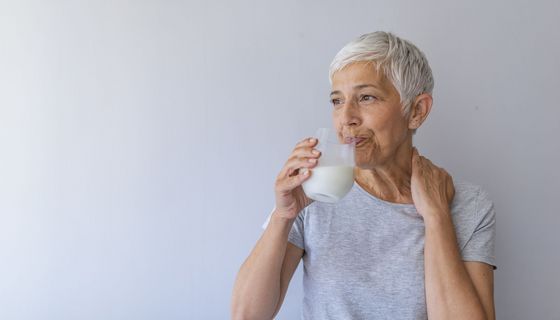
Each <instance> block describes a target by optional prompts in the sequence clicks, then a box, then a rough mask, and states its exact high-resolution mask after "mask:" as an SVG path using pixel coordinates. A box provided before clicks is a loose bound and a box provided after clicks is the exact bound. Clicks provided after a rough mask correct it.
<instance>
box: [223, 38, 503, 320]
mask: <svg viewBox="0 0 560 320" xmlns="http://www.w3.org/2000/svg"><path fill="white" fill-rule="evenodd" d="M330 79H331V83H332V93H331V101H332V105H333V109H332V119H333V123H334V126H335V128H336V132H337V134H338V137H339V139H340V141H354V142H355V143H356V154H355V158H356V167H355V183H354V186H353V187H352V190H351V191H350V192H349V193H348V194H347V195H346V197H345V198H343V199H342V200H340V201H339V202H337V203H335V204H329V203H321V202H312V200H310V199H309V198H307V197H306V195H305V194H304V192H303V190H302V187H301V185H302V183H303V182H304V181H306V180H307V179H309V177H310V175H312V174H313V172H312V169H313V167H314V166H315V165H316V164H317V161H318V159H319V158H320V157H321V154H320V152H318V151H317V150H315V149H314V146H316V144H317V140H316V139H314V138H309V139H305V140H303V141H301V142H300V143H298V144H297V145H296V147H295V149H294V150H293V152H292V154H291V155H290V156H289V158H288V161H287V162H286V164H285V166H284V168H283V169H282V170H281V171H280V174H279V175H278V178H277V180H276V185H275V193H276V207H275V210H274V211H273V213H272V214H271V216H270V219H269V222H268V225H267V226H266V229H265V231H264V233H263V234H262V236H261V238H260V239H259V240H258V242H257V244H256V246H255V248H254V249H253V251H252V252H251V254H250V256H249V257H248V258H247V260H246V261H245V262H244V264H243V266H242V267H241V269H240V271H239V274H238V276H237V279H236V282H235V287H234V292H233V299H232V316H233V318H235V319H271V318H273V317H274V316H275V315H276V313H277V312H278V311H279V309H280V307H281V305H282V302H283V299H284V296H285V294H286V291H287V289H288V284H289V283H290V279H291V278H292V275H293V273H294V271H295V270H296V268H297V266H298V264H299V262H300V260H301V259H303V262H304V279H303V285H304V299H303V310H302V317H303V318H304V319H427V318H429V319H430V320H434V319H454V320H455V319H470V320H472V319H494V300H493V270H494V268H495V267H494V266H495V261H494V253H493V250H494V234H495V227H494V226H495V214H494V208H493V205H492V202H491V201H490V200H489V199H488V196H487V194H486V193H485V192H484V191H483V190H481V188H479V187H477V186H474V185H472V184H467V183H458V182H455V183H454V182H453V180H452V179H451V176H450V175H449V174H448V173H447V172H446V171H445V170H444V169H442V168H440V167H437V166H436V165H434V164H433V163H432V162H431V161H430V160H428V159H427V158H425V157H423V156H421V155H419V153H418V151H417V150H416V149H415V148H414V147H413V144H412V136H413V134H414V132H415V131H416V129H418V128H419V127H420V126H421V125H422V123H424V121H425V120H426V118H427V117H428V114H429V113H430V110H431V108H432V89H433V86H434V81H433V78H432V72H431V70H430V66H429V65H428V61H427V60H426V57H425V56H424V54H423V53H422V52H421V51H420V50H419V49H418V48H417V47H416V46H414V45H413V44H412V43H410V42H408V41H406V40H403V39H401V38H398V37H397V36H395V35H393V34H390V33H385V32H375V33H371V34H366V35H363V36H361V37H360V38H358V39H357V40H355V41H353V42H351V43H349V44H348V45H346V46H345V47H344V48H343V49H342V50H341V51H340V52H339V53H338V54H337V55H336V57H335V58H334V61H333V62H332V64H331V67H330ZM302 168H310V169H311V170H300V169H302ZM310 171H311V172H310Z"/></svg>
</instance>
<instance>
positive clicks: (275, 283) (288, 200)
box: [231, 139, 321, 319]
mask: <svg viewBox="0 0 560 320" xmlns="http://www.w3.org/2000/svg"><path fill="white" fill-rule="evenodd" d="M316 144H317V139H305V140H303V141H301V142H300V143H298V144H297V145H296V148H295V149H294V151H293V152H292V154H291V156H290V158H289V159H288V161H287V162H286V164H285V166H284V168H283V169H282V170H281V171H280V174H279V175H278V177H277V178H276V183H275V193H276V209H275V210H274V212H273V213H272V216H271V219H270V222H269V224H268V226H267V228H266V230H265V231H264V233H263V235H262V237H261V238H260V239H259V241H258V242H257V244H256V245H255V248H254V249H253V251H252V252H251V254H250V255H249V258H247V260H246V261H245V263H243V265H242V266H241V269H240V270H239V273H238V275H237V279H236V281H235V286H234V290H233V298H232V303H231V309H232V310H231V312H232V317H233V318H234V319H271V318H273V317H274V315H276V313H277V312H278V310H279V309H280V306H281V305H282V301H283V300H284V296H285V294H286V291H287V290H288V284H289V283H290V279H291V278H292V275H293V274H294V271H295V270H296V268H297V266H298V264H299V261H300V260H301V257H302V256H303V249H300V248H298V247H296V246H295V245H292V244H290V243H288V235H289V233H290V230H291V228H292V225H293V223H294V221H295V219H296V218H297V216H298V214H299V212H300V211H301V210H303V209H304V208H305V207H306V206H308V205H309V204H310V203H311V199H309V198H307V196H306V195H305V193H304V192H303V188H302V187H301V184H302V183H303V182H304V181H305V180H307V179H309V177H310V171H305V170H300V169H301V168H313V167H315V166H316V165H317V159H318V158H319V157H320V156H321V153H320V152H319V151H317V150H314V146H315V145H316Z"/></svg>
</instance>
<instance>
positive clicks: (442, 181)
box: [410, 148, 455, 220]
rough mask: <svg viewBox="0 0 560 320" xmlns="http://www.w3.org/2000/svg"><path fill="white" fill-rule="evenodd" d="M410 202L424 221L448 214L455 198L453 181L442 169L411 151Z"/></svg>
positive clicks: (416, 151) (416, 152) (414, 150)
mask: <svg viewBox="0 0 560 320" xmlns="http://www.w3.org/2000/svg"><path fill="white" fill-rule="evenodd" d="M410 188H411V191H412V201H414V206H415V207H416V210H417V211H418V213H420V215H422V217H423V218H424V220H426V219H427V218H432V217H434V216H437V215H441V214H449V212H450V209H449V206H450V205H451V201H453V197H454V196H455V187H454V186H453V179H452V178H451V176H450V175H449V174H448V173H447V171H445V170H444V169H443V168H440V167H437V166H436V165H434V164H433V163H432V162H431V161H430V160H428V159H427V158H425V157H423V156H421V155H419V154H418V150H416V148H413V150H412V179H411V182H410Z"/></svg>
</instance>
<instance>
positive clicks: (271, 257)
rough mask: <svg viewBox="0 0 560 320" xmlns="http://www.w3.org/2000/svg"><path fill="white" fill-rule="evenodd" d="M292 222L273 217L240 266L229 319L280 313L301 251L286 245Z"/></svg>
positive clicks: (271, 316)
mask: <svg viewBox="0 0 560 320" xmlns="http://www.w3.org/2000/svg"><path fill="white" fill-rule="evenodd" d="M292 224H293V220H288V219H285V218H282V217H278V216H277V215H276V214H273V215H272V217H271V219H270V223H269V224H268V226H267V228H266V230H265V231H264V233H263V235H262V237H261V238H260V239H259V241H258V242H257V244H256V245H255V248H254V249H253V251H252V252H251V254H250V255H249V257H248V258H247V260H246V261H245V263H243V265H242V266H241V269H240V270H239V273H238V275H237V279H236V281H235V286H234V290H233V298H232V306H231V307H232V318H233V319H272V318H273V317H274V316H275V315H276V313H277V312H278V311H279V310H280V307H281V305H282V301H283V300H284V297H285V295H286V291H287V290H288V284H289V283H290V280H291V278H292V276H293V274H294V272H295V270H296V268H297V266H298V264H299V261H300V260H301V257H302V256H303V249H300V248H298V247H296V246H295V245H293V244H291V243H289V242H288V234H289V232H290V229H291V227H292Z"/></svg>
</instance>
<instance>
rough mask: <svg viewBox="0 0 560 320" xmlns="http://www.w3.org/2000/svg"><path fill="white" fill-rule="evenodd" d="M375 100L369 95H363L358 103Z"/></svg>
mask: <svg viewBox="0 0 560 320" xmlns="http://www.w3.org/2000/svg"><path fill="white" fill-rule="evenodd" d="M375 100H377V97H375V96H372V95H369V94H364V95H362V96H360V101H375Z"/></svg>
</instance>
